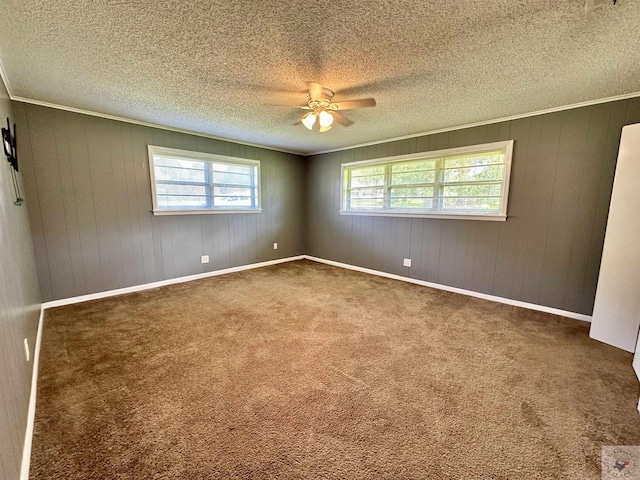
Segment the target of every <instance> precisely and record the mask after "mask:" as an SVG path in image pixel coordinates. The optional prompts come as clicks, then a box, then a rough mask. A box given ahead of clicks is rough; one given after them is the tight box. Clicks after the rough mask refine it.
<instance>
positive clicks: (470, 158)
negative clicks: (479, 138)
mask: <svg viewBox="0 0 640 480" xmlns="http://www.w3.org/2000/svg"><path fill="white" fill-rule="evenodd" d="M500 163H505V154H504V153H503V152H491V153H481V154H477V153H476V154H471V155H461V156H459V157H457V156H456V157H449V158H445V159H444V167H445V168H456V167H474V166H481V165H493V164H500Z"/></svg>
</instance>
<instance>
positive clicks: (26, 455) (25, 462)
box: [20, 255, 640, 480]
mask: <svg viewBox="0 0 640 480" xmlns="http://www.w3.org/2000/svg"><path fill="white" fill-rule="evenodd" d="M303 259H307V260H311V261H314V262H319V263H326V264H328V265H333V266H335V267H341V268H346V269H349V270H355V271H358V272H363V273H368V274H371V275H377V276H380V277H386V278H392V279H394V280H400V281H403V282H409V283H415V284H417V285H422V286H425V287H430V288H436V289H438V290H446V291H447V292H454V293H459V294H461V295H467V296H470V297H476V298H482V299H484V300H491V301H493V302H498V303H504V304H507V305H513V306H516V307H522V308H528V309H530V310H538V311H541V312H546V313H552V314H554V315H560V316H563V317H569V318H574V319H576V320H582V321H585V322H590V321H591V317H590V316H589V315H584V314H581V313H575V312H569V311H566V310H560V309H557V308H551V307H545V306H544V305H536V304H534V303H527V302H521V301H519V300H511V299H509V298H503V297H497V296H494V295H487V294H484V293H478V292H474V291H471V290H464V289H462V288H456V287H449V286H447V285H440V284H438V283H432V282H425V281H424V280H417V279H415V278H410V277H403V276H401V275H395V274H393V273H387V272H381V271H379V270H372V269H370V268H364V267H357V266H355V265H350V264H348V263H342V262H335V261H333V260H326V259H324V258H318V257H313V256H311V255H298V256H295V257H287V258H280V259H277V260H269V261H267V262H260V263H252V264H249V265H241V266H239V267H232V268H225V269H223V270H215V271H212V272H206V273H199V274H196V275H188V276H186V277H178V278H171V279H168V280H162V281H160V282H153V283H145V284H142V285H135V286H133V287H126V288H118V289H116V290H108V291H105V292H98V293H92V294H89V295H81V296H78V297H71V298H64V299H61V300H54V301H51V302H46V303H44V304H42V307H41V309H40V319H39V321H38V334H37V337H36V345H35V349H34V353H33V372H32V377H31V395H30V397H29V411H28V414H27V430H26V435H25V439H24V448H23V452H22V467H21V469H20V480H29V467H30V463H31V444H32V441H33V427H34V421H35V413H36V393H37V389H38V364H39V362H40V344H41V341H42V328H43V323H44V311H45V310H46V309H47V308H52V307H59V306H63V305H71V304H73V303H80V302H86V301H88V300H97V299H99V298H107V297H113V296H116V295H122V294H124V293H131V292H140V291H142V290H149V289H151V288H157V287H162V286H165V285H173V284H175V283H183V282H190V281H192V280H199V279H201V278H208V277H215V276H217V275H224V274H227V273H233V272H240V271H243V270H250V269H253V268H260V267H266V266H269V265H276V264H278V263H285V262H292V261H295V260H303ZM638 410H639V411H640V403H639V404H638Z"/></svg>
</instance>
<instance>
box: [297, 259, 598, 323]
mask: <svg viewBox="0 0 640 480" xmlns="http://www.w3.org/2000/svg"><path fill="white" fill-rule="evenodd" d="M304 258H306V259H307V260H312V261H314V262H318V263H326V264H327V265H333V266H334V267H341V268H346V269H348V270H355V271H357V272H363V273H368V274H370V275H377V276H379V277H386V278H392V279H393V280H400V281H402V282H408V283H415V284H416V285H422V286H423V287H430V288H436V289H438V290H445V291H447V292H453V293H459V294H461V295H467V296H469V297H476V298H482V299H484V300H490V301H492V302H497V303H504V304H506V305H513V306H514V307H521V308H528V309H529V310H537V311H539V312H545V313H551V314H553V315H560V316H562V317H568V318H573V319H575V320H582V321H583V322H591V316H589V315H584V314H582V313H576V312H569V311H567V310H560V309H558V308H551V307H546V306H544V305H537V304H535V303H527V302H521V301H520V300H512V299H510V298H504V297H497V296H495V295H487V294H486V293H479V292H474V291H472V290H465V289H463V288H457V287H450V286H448V285H441V284H439V283H432V282H426V281H424V280H418V279H415V278H410V277H403V276H402V275H396V274H394V273H387V272H381V271H379V270H372V269H370V268H364V267H357V266H355V265H350V264H348V263H342V262H335V261H333V260H326V259H324V258H318V257H312V256H310V255H304Z"/></svg>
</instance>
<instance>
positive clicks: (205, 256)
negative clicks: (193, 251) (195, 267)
mask: <svg viewBox="0 0 640 480" xmlns="http://www.w3.org/2000/svg"><path fill="white" fill-rule="evenodd" d="M200 261H201V262H202V263H209V255H202V256H201V257H200Z"/></svg>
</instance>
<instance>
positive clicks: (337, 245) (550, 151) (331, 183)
mask: <svg viewBox="0 0 640 480" xmlns="http://www.w3.org/2000/svg"><path fill="white" fill-rule="evenodd" d="M638 121H640V99H638V98H635V99H631V100H624V101H619V102H610V103H605V104H600V105H594V106H590V107H583V108H576V109H571V110H566V111H562V112H557V113H551V114H546V115H538V116H533V117H529V118H523V119H519V120H513V121H508V122H500V123H494V124H491V125H485V126H480V127H474V128H467V129H461V130H454V131H451V132H447V133H441V134H437V135H427V136H422V137H417V138H412V139H408V140H403V141H397V142H389V143H383V144H379V145H374V146H369V147H363V148H356V149H351V150H345V151H341V152H337V153H330V154H325V155H319V156H314V157H311V158H310V160H309V165H308V171H307V178H308V184H307V187H308V188H307V192H308V205H309V206H308V209H307V211H308V217H307V227H308V228H307V230H308V239H309V240H308V241H309V248H308V253H309V254H311V255H315V256H318V257H322V258H326V259H330V260H335V261H340V262H344V263H349V264H353V265H358V266H362V267H366V268H372V269H375V270H381V271H384V272H389V273H394V274H398V275H404V276H408V277H411V278H416V279H420V280H425V281H429V282H434V283H439V284H443V285H449V286H454V287H459V288H463V289H468V290H473V291H476V292H481V293H486V294H490V295H496V296H500V297H505V298H509V299H514V300H520V301H524V302H529V303H535V304H539V305H545V306H549V307H553V308H559V309H563V310H568V311H572V312H578V313H583V314H591V311H592V309H593V301H594V296H595V288H596V282H597V278H598V269H599V266H600V257H601V254H602V245H603V239H604V231H605V226H606V222H607V212H608V208H609V199H610V197H611V187H612V184H613V174H614V170H615V163H616V155H617V152H618V144H619V141H620V133H621V131H622V127H623V126H624V125H627V124H631V123H636V122H638ZM509 139H514V140H515V145H514V156H513V166H512V179H511V189H510V194H509V211H508V215H509V217H508V219H507V221H506V222H487V221H469V220H439V219H422V218H414V219H411V218H392V217H366V216H341V215H339V214H338V210H339V208H340V188H341V186H340V164H341V163H344V162H352V161H357V160H366V159H371V158H381V157H387V156H392V155H400V154H407V153H415V152H424V151H429V150H439V149H444V148H453V147H460V146H465V145H474V144H481V143H488V142H494V141H499V140H509ZM403 258H411V259H412V267H411V268H406V267H403V266H402V260H403Z"/></svg>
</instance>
